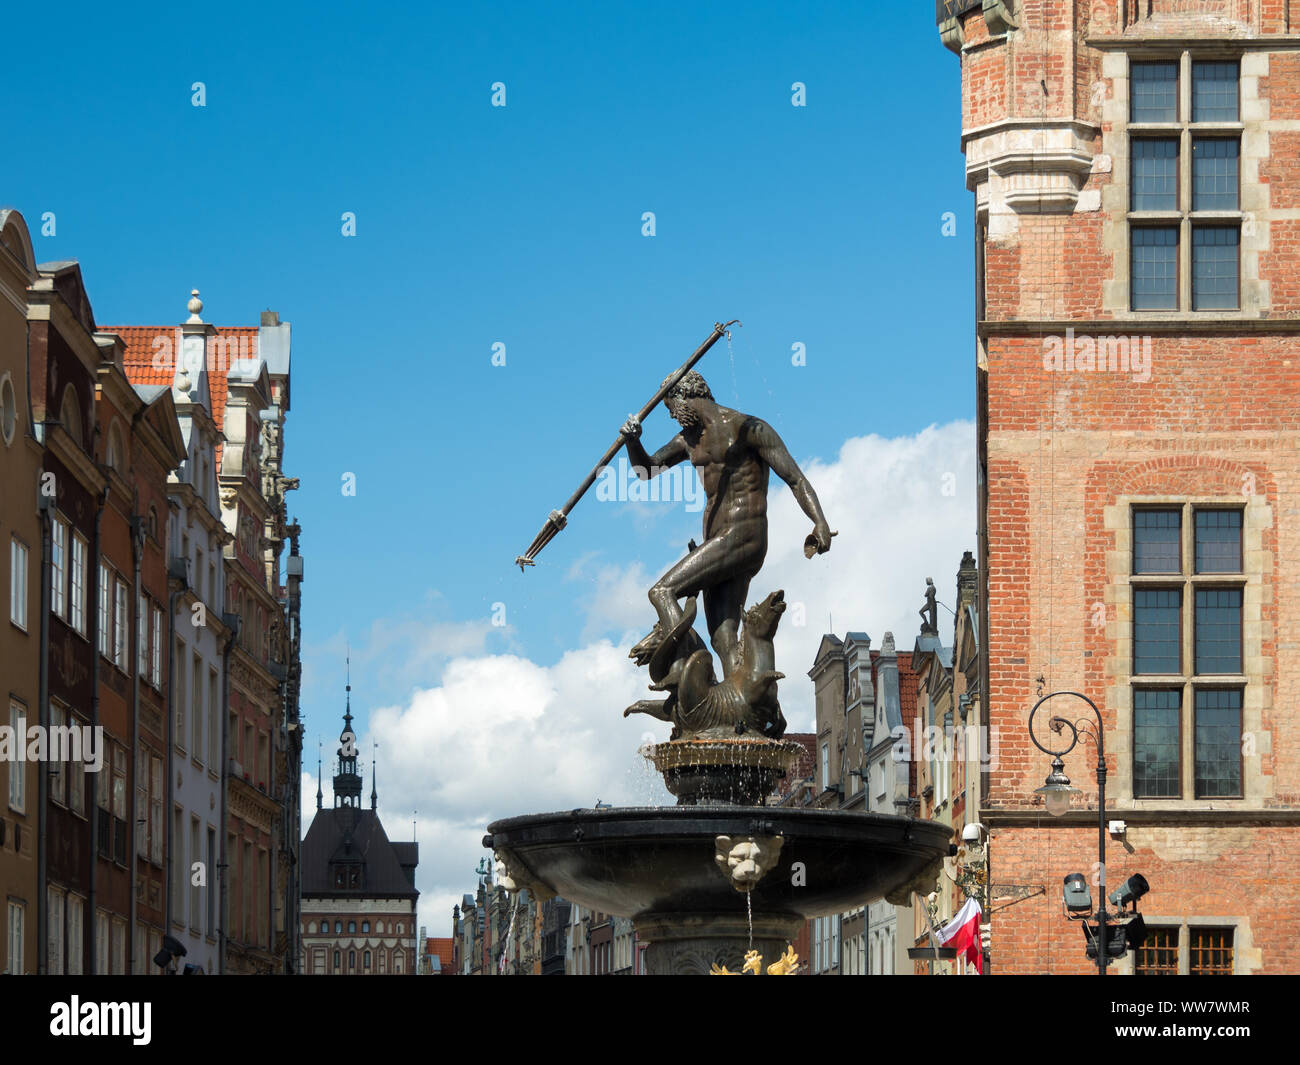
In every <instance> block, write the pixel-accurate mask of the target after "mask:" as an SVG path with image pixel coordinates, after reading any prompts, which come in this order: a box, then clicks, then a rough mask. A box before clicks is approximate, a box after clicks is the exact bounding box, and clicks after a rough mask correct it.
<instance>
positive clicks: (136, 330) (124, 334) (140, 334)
mask: <svg viewBox="0 0 1300 1065" xmlns="http://www.w3.org/2000/svg"><path fill="white" fill-rule="evenodd" d="M99 331H100V332H101V333H116V334H117V335H118V336H120V337H121V338H122V341H123V343H125V345H126V352H125V354H124V356H123V364H124V366H125V368H126V376H127V379H128V380H130V381H131V382H132V383H133V384H138V385H170V384H171V383H172V376H173V371H174V369H175V360H176V355H177V352H176V345H177V334H178V333H179V332H180V327H179V326H175V325H171V326H168V325H105V326H100V327H99ZM257 336H258V327H257V326H255V325H254V326H230V327H226V328H221V327H218V329H217V331H216V334H215V335H214V336H212V337H209V338H208V345H207V349H208V350H207V363H208V391H209V392H210V393H211V395H212V420H213V421H215V422H216V423H217V429H218V430H219V431H222V432H224V431H225V418H226V397H227V395H228V394H229V392H230V386H229V382H228V381H227V379H226V375H227V373H228V372H229V370H230V363H231V362H232V361H233V358H234V357H235V356H236V355H237V356H238V357H240V358H243V357H245V355H247V357H249V358H255V357H256V356H257ZM159 338H163V339H165V340H166V341H167V343H166V344H156V343H155V341H156V340H158V339H159ZM232 346H233V352H232ZM217 468H218V469H220V468H221V445H220V444H218V445H217Z"/></svg>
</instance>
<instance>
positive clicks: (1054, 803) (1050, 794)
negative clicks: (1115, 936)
mask: <svg viewBox="0 0 1300 1065" xmlns="http://www.w3.org/2000/svg"><path fill="white" fill-rule="evenodd" d="M1060 696H1070V697H1072V698H1074V699H1082V700H1083V701H1084V702H1085V703H1087V704H1088V706H1089V707H1090V708H1091V709H1092V712H1093V714H1094V715H1095V716H1096V718H1097V727H1096V729H1095V730H1094V731H1093V739H1095V740H1096V742H1097V863H1098V864H1097V872H1098V876H1099V877H1100V882H1099V883H1098V885H1097V975H1098V976H1105V975H1106V965H1107V961H1108V955H1107V953H1106V932H1107V928H1106V916H1107V915H1106V743H1105V727H1104V726H1103V724H1102V720H1101V711H1100V710H1098V709H1097V704H1096V703H1094V702H1093V701H1092V700H1091V699H1089V698H1088V697H1087V696H1086V695H1081V694H1079V693H1078V692H1067V691H1061V692H1048V693H1047V694H1046V695H1044V696H1043V697H1042V698H1041V699H1039V700H1038V702H1036V703H1034V708H1033V709H1032V710H1030V711H1029V738H1030V739H1031V740H1033V741H1034V746H1035V747H1037V748H1038V749H1039V750H1040V751H1042V752H1043V753H1044V754H1048V755H1051V756H1052V771H1051V772H1050V773H1048V774H1047V779H1046V780H1045V781H1044V782H1043V786H1042V787H1041V788H1036V789H1035V790H1034V794H1035V795H1041V796H1042V797H1043V802H1044V803H1045V804H1046V806H1047V812H1048V813H1049V814H1051V815H1052V816H1053V817H1060V816H1061V815H1062V814H1064V813H1065V812H1066V810H1068V809H1069V808H1070V800H1071V799H1072V798H1073V797H1074V795H1075V793H1076V792H1078V790H1079V789H1078V788H1075V787H1072V786H1071V785H1070V778H1069V777H1067V776H1066V775H1065V763H1064V762H1063V761H1061V756H1062V755H1066V754H1069V753H1070V752H1071V751H1072V750H1074V747H1075V745H1076V744H1077V743H1078V742H1079V729H1078V728H1077V727H1076V726H1075V725H1074V724H1073V723H1071V722H1070V721H1067V720H1066V719H1065V718H1063V717H1053V718H1052V719H1051V720H1050V721H1049V722H1048V727H1049V728H1051V730H1052V731H1053V732H1055V733H1058V734H1059V733H1060V732H1061V731H1062V730H1063V729H1067V728H1068V729H1069V730H1070V744H1069V746H1068V747H1065V748H1063V749H1061V750H1059V751H1054V750H1052V749H1051V748H1049V747H1044V746H1043V745H1042V744H1041V743H1039V742H1038V737H1037V736H1035V735H1034V715H1035V714H1036V713H1038V708H1039V707H1040V706H1042V705H1043V703H1045V702H1047V700H1049V699H1056V698H1059V697H1060ZM1085 725H1086V722H1085ZM1084 735H1085V736H1086V735H1088V733H1087V732H1086V731H1085V732H1084Z"/></svg>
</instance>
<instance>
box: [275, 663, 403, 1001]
mask: <svg viewBox="0 0 1300 1065" xmlns="http://www.w3.org/2000/svg"><path fill="white" fill-rule="evenodd" d="M351 690H352V688H351V685H348V704H347V708H346V710H345V712H344V715H343V732H342V733H341V734H340V736H339V748H338V762H337V764H336V772H335V774H334V806H333V807H332V808H325V807H324V805H323V801H322V794H321V791H320V789H319V787H318V788H317V792H316V814H315V816H314V817H313V818H312V822H311V827H310V828H309V829H308V830H307V838H306V839H305V840H303V844H302V932H301V944H302V946H301V951H302V957H301V963H300V964H301V970H302V972H304V973H306V974H308V975H311V976H325V975H349V976H383V975H398V976H401V975H414V974H416V973H417V968H416V962H417V946H418V947H423V944H422V943H418V935H419V933H418V929H417V927H416V923H415V922H416V901H417V900H418V899H419V896H420V893H419V891H417V890H416V887H415V868H416V865H417V864H418V863H419V844H417V843H414V842H411V843H406V842H394V841H390V840H389V838H388V834H387V833H386V832H385V831H384V826H383V824H382V823H381V822H380V820H379V815H378V813H376V806H377V803H378V795H377V793H376V791H375V788H374V785H373V783H372V785H371V791H370V808H369V809H364V808H363V807H362V805H361V790H362V781H361V774H360V772H359V771H358V768H357V752H356V734H355V733H354V732H353V731H352V705H351ZM372 773H373V771H372Z"/></svg>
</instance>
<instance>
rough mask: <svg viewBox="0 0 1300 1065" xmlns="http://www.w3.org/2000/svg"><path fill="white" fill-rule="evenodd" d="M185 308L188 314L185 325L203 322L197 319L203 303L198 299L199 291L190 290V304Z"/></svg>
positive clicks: (195, 289)
mask: <svg viewBox="0 0 1300 1065" xmlns="http://www.w3.org/2000/svg"><path fill="white" fill-rule="evenodd" d="M185 306H186V307H187V308H188V309H189V312H190V317H189V320H188V321H187V322H186V324H187V325H189V324H190V323H193V322H202V321H203V319H202V318H200V317H199V313H200V312H201V311H202V310H203V301H202V300H201V299H199V290H198V289H197V288H192V289H190V302H189V303H187V304H186V305H185Z"/></svg>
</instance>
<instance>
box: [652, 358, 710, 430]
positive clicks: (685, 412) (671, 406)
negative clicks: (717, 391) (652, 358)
mask: <svg viewBox="0 0 1300 1065" xmlns="http://www.w3.org/2000/svg"><path fill="white" fill-rule="evenodd" d="M671 376H672V375H671V374H669V377H671ZM669 377H665V378H664V380H663V383H665V384H666V383H667V382H668V379H669ZM692 399H707V400H710V401H712V400H713V393H712V392H710V391H709V386H708V383H707V382H706V381H705V380H704V378H703V377H702V376H701V375H700V374H698V373H696V372H695V371H694V370H688V371H687V372H686V375H685V376H684V377H683V378H682V379H681V380H680V381H678V382H677V384H676V385H675V386H674V387H673V390H672V391H671V392H669V393H668V395H666V396H665V397H664V406H665V407H667V408H668V413H669V415H670V416H671V417H672V418H673V419H674V420H675V421H676V422H677V423H678V424H679V425H680V426H681V427H682V428H683V429H685V428H689V427H690V426H692V425H698V424H699V423H700V416H699V413H698V412H697V411H696V410H695V408H694V406H693V405H692V404H691V403H689V402H688V401H689V400H692Z"/></svg>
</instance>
